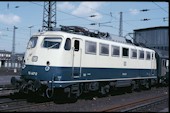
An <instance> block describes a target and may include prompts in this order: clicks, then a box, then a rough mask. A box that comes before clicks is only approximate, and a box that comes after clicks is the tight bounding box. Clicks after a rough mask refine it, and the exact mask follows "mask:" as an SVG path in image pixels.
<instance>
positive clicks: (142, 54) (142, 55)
mask: <svg viewBox="0 0 170 113" xmlns="http://www.w3.org/2000/svg"><path fill="white" fill-rule="evenodd" d="M139 59H144V51H142V50H139Z"/></svg>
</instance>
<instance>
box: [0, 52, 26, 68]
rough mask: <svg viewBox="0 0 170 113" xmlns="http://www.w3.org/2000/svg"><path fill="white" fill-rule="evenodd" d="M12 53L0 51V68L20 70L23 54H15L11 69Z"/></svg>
mask: <svg viewBox="0 0 170 113" xmlns="http://www.w3.org/2000/svg"><path fill="white" fill-rule="evenodd" d="M11 54H12V52H10V51H5V50H0V68H21V65H22V60H23V57H24V53H16V54H15V57H14V67H12V57H11V56H12V55H11Z"/></svg>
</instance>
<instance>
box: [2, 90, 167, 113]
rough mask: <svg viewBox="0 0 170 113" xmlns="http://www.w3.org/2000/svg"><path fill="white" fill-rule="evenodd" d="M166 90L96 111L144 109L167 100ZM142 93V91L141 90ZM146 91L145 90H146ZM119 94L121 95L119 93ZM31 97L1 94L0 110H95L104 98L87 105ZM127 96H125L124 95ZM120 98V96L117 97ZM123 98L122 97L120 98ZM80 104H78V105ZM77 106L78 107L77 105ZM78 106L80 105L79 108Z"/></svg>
mask: <svg viewBox="0 0 170 113" xmlns="http://www.w3.org/2000/svg"><path fill="white" fill-rule="evenodd" d="M167 91H168V90H167V89H165V88H163V89H153V92H154V93H156V95H154V93H153V95H150V93H149V92H148V96H147V95H146V96H143V97H142V98H141V97H139V98H136V99H135V98H134V97H133V98H134V99H128V100H130V101H124V102H120V103H116V104H115V102H114V103H113V104H110V103H111V102H109V103H108V104H106V105H105V104H104V103H103V104H102V107H100V108H103V109H100V108H98V110H97V112H131V111H133V112H134V111H140V110H141V109H142V110H141V111H144V109H145V108H147V107H149V106H151V105H152V106H153V105H155V104H159V103H161V102H167V101H168V92H167ZM141 93H142V92H141ZM146 93H147V92H146ZM146 93H145V94H146ZM120 96H121V95H120ZM122 96H123V95H122ZM29 97H31V98H32V100H29V99H28V96H26V97H21V96H19V98H15V99H13V98H11V97H10V96H3V97H0V112H4V111H5V112H9V111H10V112H11V111H12V112H17V111H30V110H31V111H44V110H45V111H46V110H51V109H52V110H51V111H79V110H80V111H86V110H88V111H89V110H90V111H95V112H96V110H93V109H96V105H97V104H99V103H101V102H104V101H101V100H106V99H105V98H101V99H100V98H98V99H97V100H95V101H94V100H92V101H88V104H89V105H90V104H93V105H95V106H94V107H90V106H89V108H88V107H87V102H84V100H79V102H77V103H71V104H56V103H54V101H51V100H43V98H42V99H41V98H37V97H34V96H29ZM113 97H114V96H113ZM125 97H126V98H128V97H127V96H125ZM119 98H120V97H119ZM35 99H38V100H40V102H38V101H36V100H35ZM122 99H124V98H122ZM111 101H116V99H112V100H111ZM79 104H80V105H79ZM109 104H110V105H109ZM78 106H79V107H78ZM80 106H81V107H82V106H83V107H82V108H81V109H79V108H80Z"/></svg>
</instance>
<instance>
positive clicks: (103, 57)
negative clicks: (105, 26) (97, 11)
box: [11, 26, 157, 99]
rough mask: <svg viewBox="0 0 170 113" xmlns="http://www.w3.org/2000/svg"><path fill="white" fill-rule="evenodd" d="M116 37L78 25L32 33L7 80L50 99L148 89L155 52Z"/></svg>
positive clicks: (154, 73) (153, 80)
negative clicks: (15, 73)
mask: <svg viewBox="0 0 170 113" xmlns="http://www.w3.org/2000/svg"><path fill="white" fill-rule="evenodd" d="M114 37H115V36H113V35H111V34H109V33H104V32H100V31H90V30H88V29H86V28H83V27H79V26H61V28H60V29H57V30H54V31H45V32H39V33H37V34H34V35H33V36H32V37H31V38H30V40H29V42H28V45H27V50H26V52H25V56H24V60H23V65H22V73H21V75H20V76H21V77H20V79H16V78H14V77H12V78H11V83H12V84H13V85H15V86H16V88H17V89H18V90H19V91H20V92H24V93H30V92H31V93H36V94H39V95H43V96H46V97H48V98H62V97H63V98H74V99H77V98H78V97H79V96H80V95H81V94H82V93H88V92H97V93H100V94H102V95H106V94H108V93H109V92H110V91H111V90H114V89H115V88H119V87H128V88H130V90H136V89H141V88H146V89H150V88H151V86H152V85H154V84H156V82H157V69H156V68H157V63H156V57H155V51H154V50H152V49H149V48H145V47H141V46H136V45H135V44H133V43H127V42H126V40H124V39H123V38H121V37H117V38H119V40H115V38H114Z"/></svg>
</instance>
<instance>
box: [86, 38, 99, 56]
mask: <svg viewBox="0 0 170 113" xmlns="http://www.w3.org/2000/svg"><path fill="white" fill-rule="evenodd" d="M96 45H97V43H96V42H91V41H86V42H85V49H86V50H85V52H86V54H96Z"/></svg>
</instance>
